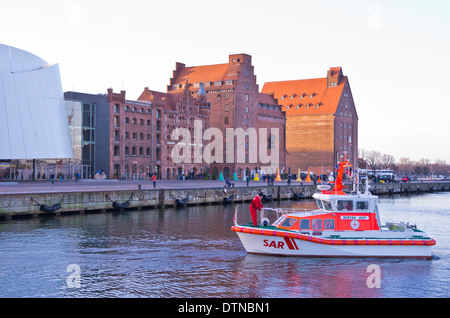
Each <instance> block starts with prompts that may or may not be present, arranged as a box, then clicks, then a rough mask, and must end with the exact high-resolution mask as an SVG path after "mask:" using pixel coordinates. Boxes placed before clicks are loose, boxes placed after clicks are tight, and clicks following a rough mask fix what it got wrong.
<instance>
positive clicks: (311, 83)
mask: <svg viewBox="0 0 450 318" xmlns="http://www.w3.org/2000/svg"><path fill="white" fill-rule="evenodd" d="M262 91H263V92H265V93H272V94H274V96H275V98H277V99H278V100H279V101H280V103H281V104H282V106H283V110H285V111H286V117H287V123H286V148H287V152H288V156H287V159H286V162H287V167H288V168H289V169H290V170H291V171H292V172H293V173H296V172H297V171H298V169H301V170H302V171H305V170H307V169H310V170H311V171H314V173H316V174H317V173H318V172H319V170H321V173H324V172H326V171H330V172H332V171H334V168H333V167H335V166H336V163H337V162H339V161H340V158H341V156H343V155H344V154H345V153H346V154H347V156H348V159H349V161H350V162H352V163H353V164H357V158H358V115H357V112H356V107H355V103H354V100H353V96H352V92H351V89H350V83H349V80H348V77H347V76H344V75H343V72H342V68H341V67H332V68H330V69H329V70H328V72H327V76H326V77H324V78H316V79H306V80H292V81H280V82H268V83H265V84H264V87H263V90H262Z"/></svg>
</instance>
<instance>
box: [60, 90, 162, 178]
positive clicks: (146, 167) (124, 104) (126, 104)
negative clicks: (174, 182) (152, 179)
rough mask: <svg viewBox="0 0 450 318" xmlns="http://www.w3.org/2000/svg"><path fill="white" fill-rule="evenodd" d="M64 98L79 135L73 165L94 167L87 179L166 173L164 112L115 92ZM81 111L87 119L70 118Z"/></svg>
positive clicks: (66, 96)
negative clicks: (100, 173)
mask: <svg viewBox="0 0 450 318" xmlns="http://www.w3.org/2000/svg"><path fill="white" fill-rule="evenodd" d="M64 96H65V100H66V106H67V108H68V114H69V123H70V127H71V130H72V131H73V132H74V133H73V138H74V140H73V144H74V152H75V158H74V160H78V161H81V163H82V164H83V165H87V166H89V167H90V168H89V174H90V175H88V176H86V177H88V178H89V177H92V175H93V174H95V172H97V171H99V170H103V171H104V172H105V173H106V175H107V177H108V178H110V179H127V180H130V179H132V180H134V179H143V178H148V177H149V175H150V174H152V173H157V174H159V175H160V174H161V171H162V170H163V165H164V162H163V160H162V155H161V148H162V147H163V144H164V143H163V136H162V133H161V132H162V127H163V126H164V116H162V114H163V112H164V108H163V107H160V106H158V105H156V106H155V105H153V104H152V103H151V102H145V101H135V100H127V99H126V98H125V97H126V92H125V91H121V92H120V93H114V92H113V90H112V89H108V92H107V94H105V95H103V94H99V95H94V94H85V93H78V92H66V93H65V94H64ZM77 109H79V110H81V112H82V115H81V119H80V120H75V121H74V120H73V119H72V118H71V115H72V114H73V115H72V116H73V118H74V119H75V118H76V117H77V116H76V112H77ZM80 124H81V126H80ZM78 131H79V132H78Z"/></svg>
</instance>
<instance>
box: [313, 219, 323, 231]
mask: <svg viewBox="0 0 450 318" xmlns="http://www.w3.org/2000/svg"><path fill="white" fill-rule="evenodd" d="M312 228H313V230H321V229H322V220H321V219H313V220H312Z"/></svg>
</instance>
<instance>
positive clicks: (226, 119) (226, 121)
mask: <svg viewBox="0 0 450 318" xmlns="http://www.w3.org/2000/svg"><path fill="white" fill-rule="evenodd" d="M225 125H228V117H225Z"/></svg>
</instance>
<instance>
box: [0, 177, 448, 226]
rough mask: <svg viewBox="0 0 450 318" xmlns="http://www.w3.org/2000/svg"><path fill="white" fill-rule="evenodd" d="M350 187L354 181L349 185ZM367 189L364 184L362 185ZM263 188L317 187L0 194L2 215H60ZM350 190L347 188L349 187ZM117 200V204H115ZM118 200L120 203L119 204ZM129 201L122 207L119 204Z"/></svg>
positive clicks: (377, 187)
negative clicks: (47, 207) (50, 209)
mask: <svg viewBox="0 0 450 318" xmlns="http://www.w3.org/2000/svg"><path fill="white" fill-rule="evenodd" d="M346 189H350V190H351V185H349V187H348V188H346ZM360 190H361V191H364V186H363V185H360ZM259 191H262V193H263V194H264V195H267V196H269V197H270V196H272V199H273V200H286V199H298V197H296V196H297V194H300V195H299V196H300V197H301V198H311V197H312V195H313V194H314V193H315V192H316V191H317V186H316V185H314V184H304V185H275V186H271V187H268V186H264V185H263V184H261V186H251V187H236V188H227V189H226V192H225V191H224V188H209V189H206V188H201V189H156V190H153V189H151V190H145V189H139V188H138V189H136V190H111V191H86V192H82V191H80V192H53V193H20V194H2V195H0V218H7V219H9V218H12V217H16V216H40V215H50V214H52V215H61V214H64V213H86V212H107V211H117V210H126V209H138V210H140V209H152V208H156V209H158V208H166V207H175V206H176V199H183V198H186V197H188V198H189V202H188V203H187V206H192V205H205V204H206V205H207V204H223V203H224V198H226V197H229V196H231V195H234V199H233V202H249V201H251V200H252V198H253V197H254V196H255V195H256V194H258V193H259ZM346 191H347V190H346ZM370 191H371V192H372V194H375V195H392V194H400V193H425V192H435V191H436V192H437V191H450V182H423V183H422V182H411V183H384V184H372V185H371V186H370ZM114 202H116V206H115V205H114ZM117 203H118V205H119V207H117ZM123 203H126V205H127V206H126V207H125V208H124V209H122V208H121V207H120V204H123ZM56 204H60V205H61V206H60V208H58V209H57V210H56V211H54V212H45V211H42V210H41V206H42V205H46V206H53V205H56Z"/></svg>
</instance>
